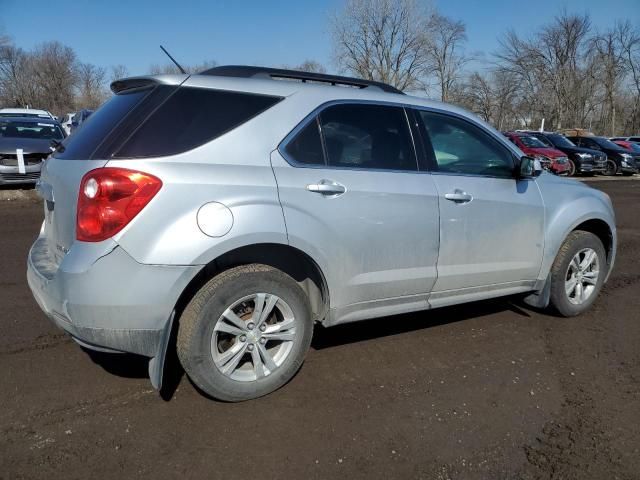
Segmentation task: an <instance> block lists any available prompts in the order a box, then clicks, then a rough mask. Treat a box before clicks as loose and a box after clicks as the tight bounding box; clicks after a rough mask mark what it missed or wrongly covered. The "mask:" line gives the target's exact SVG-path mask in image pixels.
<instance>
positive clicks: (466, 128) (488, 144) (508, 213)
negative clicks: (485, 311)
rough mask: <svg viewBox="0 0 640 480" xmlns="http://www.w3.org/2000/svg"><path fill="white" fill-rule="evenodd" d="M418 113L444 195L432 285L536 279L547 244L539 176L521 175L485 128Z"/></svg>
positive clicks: (444, 287) (481, 285)
mask: <svg viewBox="0 0 640 480" xmlns="http://www.w3.org/2000/svg"><path fill="white" fill-rule="evenodd" d="M418 117H419V120H422V123H423V125H422V126H423V128H422V129H421V131H422V132H423V136H424V137H426V140H427V141H426V142H425V143H427V145H426V149H427V151H428V153H429V154H431V160H432V161H431V163H432V170H433V171H434V173H433V179H434V181H435V184H436V188H437V190H438V196H439V199H440V254H439V257H438V280H437V282H436V284H435V285H434V288H433V291H434V292H447V291H455V290H460V289H469V288H476V289H480V290H483V289H484V290H485V291H487V287H490V286H493V288H495V289H497V290H499V289H500V288H501V285H502V287H504V288H508V287H509V285H508V284H511V285H513V286H518V285H526V284H527V283H531V282H533V281H534V280H535V279H536V278H537V276H538V273H539V270H540V265H541V263H542V254H543V248H544V207H543V204H542V196H541V194H540V191H539V189H538V186H537V185H536V182H535V180H533V179H521V180H519V179H516V178H515V177H514V174H513V172H514V155H513V153H512V152H511V151H510V150H509V149H507V148H506V146H504V145H502V144H500V142H499V141H498V140H497V139H495V138H493V137H492V135H491V134H489V133H488V132H486V131H485V130H484V129H483V128H481V127H480V126H478V125H475V124H473V123H471V122H470V121H467V120H465V119H463V118H461V117H457V116H454V115H448V114H443V113H436V112H431V111H427V110H421V111H419V114H418ZM430 301H431V300H430Z"/></svg>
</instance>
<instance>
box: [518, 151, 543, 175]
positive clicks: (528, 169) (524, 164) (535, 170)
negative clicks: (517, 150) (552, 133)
mask: <svg viewBox="0 0 640 480" xmlns="http://www.w3.org/2000/svg"><path fill="white" fill-rule="evenodd" d="M541 173H542V164H541V163H540V160H538V159H537V158H533V157H529V156H527V155H525V156H523V157H522V158H520V166H519V168H518V177H519V178H534V177H537V176H539V175H540V174H541Z"/></svg>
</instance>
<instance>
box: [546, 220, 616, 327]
mask: <svg viewBox="0 0 640 480" xmlns="http://www.w3.org/2000/svg"><path fill="white" fill-rule="evenodd" d="M607 269H608V265H607V258H606V252H605V249H604V246H603V245H602V242H601V241H600V239H599V238H598V237H597V236H595V235H594V234H593V233H590V232H584V231H580V230H576V231H574V232H571V233H570V234H569V236H568V237H567V238H566V239H565V241H564V243H563V244H562V246H561V247H560V251H559V252H558V255H557V256H556V259H555V261H554V262H553V266H552V267H551V302H550V303H551V306H552V307H553V308H554V309H555V310H556V311H557V312H558V313H560V315H562V316H564V317H573V316H575V315H580V314H581V313H583V312H584V311H586V310H587V309H588V308H589V307H591V305H592V304H593V302H594V301H595V299H596V297H597V296H598V293H600V290H601V289H602V284H603V283H604V279H605V277H606V275H607Z"/></svg>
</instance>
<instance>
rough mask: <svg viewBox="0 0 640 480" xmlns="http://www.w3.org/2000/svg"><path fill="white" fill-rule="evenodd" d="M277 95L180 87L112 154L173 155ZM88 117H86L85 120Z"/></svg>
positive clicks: (264, 105) (224, 128)
mask: <svg viewBox="0 0 640 480" xmlns="http://www.w3.org/2000/svg"><path fill="white" fill-rule="evenodd" d="M280 100H281V98H280V97H273V96H267V95H256V94H251V93H240V92H229V91H222V90H209V89H201V88H189V87H181V88H179V89H178V90H177V91H176V92H175V93H174V94H173V95H171V96H170V97H169V98H168V99H167V100H166V101H165V102H164V103H163V104H162V105H161V106H160V107H159V108H158V109H157V110H155V111H154V112H153V113H152V114H151V116H150V117H149V118H148V119H147V120H146V121H145V122H144V123H143V124H142V126H140V127H139V128H138V129H137V130H135V131H134V132H133V134H132V135H131V136H130V137H129V138H128V139H127V140H126V141H125V143H124V145H123V146H122V147H120V148H119V149H118V150H117V151H116V152H115V154H114V155H113V156H114V157H115V158H138V157H158V156H165V155H175V154H177V153H182V152H185V151H187V150H191V149H193V148H195V147H198V146H200V145H203V144H204V143H207V142H209V141H211V140H213V139H214V138H216V137H219V136H220V135H222V134H224V133H226V132H228V131H229V130H232V129H234V128H236V127H237V126H239V125H241V124H242V123H244V122H246V121H248V120H250V119H251V118H253V117H254V116H256V115H258V114H260V113H262V112H263V111H265V110H266V109H268V108H270V107H272V106H273V105H275V104H276V103H277V102H279V101H280ZM90 121H91V117H90V118H89V121H88V122H87V123H89V122H90Z"/></svg>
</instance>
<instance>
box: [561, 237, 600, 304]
mask: <svg viewBox="0 0 640 480" xmlns="http://www.w3.org/2000/svg"><path fill="white" fill-rule="evenodd" d="M599 275H600V260H599V259H598V254H597V253H596V251H595V250H593V249H592V248H584V249H582V250H580V251H579V252H578V253H576V254H575V255H574V256H573V258H572V259H571V262H570V263H569V267H568V268H567V274H566V276H565V282H564V287H565V292H566V294H567V299H568V300H569V302H571V303H572V304H574V305H580V304H582V303H584V302H586V301H587V300H588V299H589V297H591V295H592V294H593V292H594V291H595V289H596V286H597V285H598V277H599Z"/></svg>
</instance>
